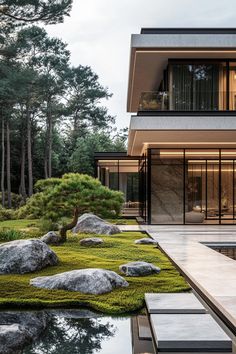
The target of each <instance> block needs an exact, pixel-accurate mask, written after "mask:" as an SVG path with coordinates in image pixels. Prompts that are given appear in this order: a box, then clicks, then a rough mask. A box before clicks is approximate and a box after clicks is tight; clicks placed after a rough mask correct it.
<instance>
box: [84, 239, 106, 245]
mask: <svg viewBox="0 0 236 354" xmlns="http://www.w3.org/2000/svg"><path fill="white" fill-rule="evenodd" d="M79 243H80V245H81V246H97V245H101V244H102V243H104V241H103V240H102V239H101V238H98V237H89V238H83V239H82V240H80V242H79Z"/></svg>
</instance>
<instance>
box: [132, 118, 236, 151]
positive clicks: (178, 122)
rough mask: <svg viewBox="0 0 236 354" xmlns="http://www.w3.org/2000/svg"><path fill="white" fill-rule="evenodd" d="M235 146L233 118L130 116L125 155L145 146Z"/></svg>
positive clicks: (235, 128) (235, 133)
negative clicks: (126, 152)
mask: <svg viewBox="0 0 236 354" xmlns="http://www.w3.org/2000/svg"><path fill="white" fill-rule="evenodd" d="M148 147H149V148H150V147H155V148H169V147H170V148H174V147H181V148H216V147H217V148H236V117H233V116H232V117H229V116H220V117H219V116H218V117H217V116H198V117H196V116H182V117H175V116H174V117H173V116H166V115H163V116H152V117H150V116H132V117H131V122H130V129H129V140H128V155H130V156H141V155H142V153H143V152H144V151H145V149H146V148H148Z"/></svg>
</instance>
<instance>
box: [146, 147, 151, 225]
mask: <svg viewBox="0 0 236 354" xmlns="http://www.w3.org/2000/svg"><path fill="white" fill-rule="evenodd" d="M151 158H152V155H151V149H147V221H148V224H151V221H152V219H151V218H152V201H151V180H152V179H151V172H152V170H151V168H152V163H151V161H152V160H151Z"/></svg>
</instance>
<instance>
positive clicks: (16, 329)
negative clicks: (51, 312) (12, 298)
mask: <svg viewBox="0 0 236 354" xmlns="http://www.w3.org/2000/svg"><path fill="white" fill-rule="evenodd" d="M0 319H1V320H0V323H1V324H0V353H2V354H18V353H19V354H20V353H22V351H21V350H22V349H23V348H24V346H25V345H27V344H29V343H30V342H31V341H32V340H34V339H36V338H37V337H38V336H39V335H40V334H41V333H42V332H43V331H44V330H45V328H46V326H47V320H48V316H47V315H46V313H45V312H1V313H0Z"/></svg>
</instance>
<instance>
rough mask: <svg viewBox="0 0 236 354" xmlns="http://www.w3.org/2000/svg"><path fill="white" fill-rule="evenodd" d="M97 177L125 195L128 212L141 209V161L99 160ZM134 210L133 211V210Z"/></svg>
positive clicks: (125, 205)
mask: <svg viewBox="0 0 236 354" xmlns="http://www.w3.org/2000/svg"><path fill="white" fill-rule="evenodd" d="M97 177H98V179H99V180H100V181H101V183H102V184H103V185H104V186H107V187H108V188H110V189H113V190H116V191H120V192H122V193H123V194H124V207H123V209H124V210H126V212H127V213H128V211H130V212H131V211H132V210H133V211H134V210H136V212H137V215H138V209H139V187H140V186H139V160H137V159H134V160H133V159H130V158H128V159H111V158H110V159H104V160H102V159H99V160H97ZM131 209H132V210H131Z"/></svg>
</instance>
